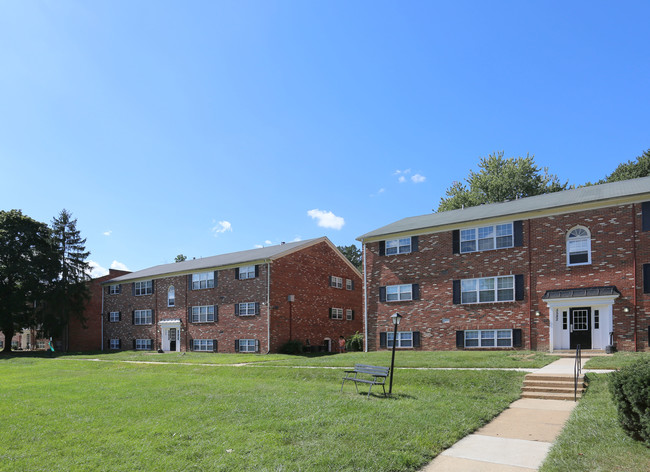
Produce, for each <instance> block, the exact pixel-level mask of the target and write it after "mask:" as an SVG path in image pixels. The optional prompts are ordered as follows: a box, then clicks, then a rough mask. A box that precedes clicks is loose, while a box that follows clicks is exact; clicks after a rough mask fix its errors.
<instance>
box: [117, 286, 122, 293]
mask: <svg viewBox="0 0 650 472" xmlns="http://www.w3.org/2000/svg"><path fill="white" fill-rule="evenodd" d="M117 293H122V284H117Z"/></svg>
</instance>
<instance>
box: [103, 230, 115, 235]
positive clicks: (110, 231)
mask: <svg viewBox="0 0 650 472" xmlns="http://www.w3.org/2000/svg"><path fill="white" fill-rule="evenodd" d="M112 233H113V230H108V231H104V232H103V233H102V234H103V235H104V236H110V235H111V234H112Z"/></svg>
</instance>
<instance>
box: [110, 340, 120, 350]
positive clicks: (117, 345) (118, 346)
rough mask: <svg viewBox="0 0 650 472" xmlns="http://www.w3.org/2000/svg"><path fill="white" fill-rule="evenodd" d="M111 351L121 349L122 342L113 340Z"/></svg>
mask: <svg viewBox="0 0 650 472" xmlns="http://www.w3.org/2000/svg"><path fill="white" fill-rule="evenodd" d="M109 347H110V349H119V348H120V340H119V339H111V343H110V345H109Z"/></svg>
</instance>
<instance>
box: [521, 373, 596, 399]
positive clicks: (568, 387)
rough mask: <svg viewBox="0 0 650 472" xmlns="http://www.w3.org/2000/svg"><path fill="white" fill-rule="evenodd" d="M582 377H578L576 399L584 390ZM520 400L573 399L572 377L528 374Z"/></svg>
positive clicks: (585, 385)
mask: <svg viewBox="0 0 650 472" xmlns="http://www.w3.org/2000/svg"><path fill="white" fill-rule="evenodd" d="M586 388H587V384H586V383H585V377H584V375H581V376H580V377H578V395H577V396H578V398H580V397H582V394H583V392H584V391H585V390H586ZM521 392H522V393H521V397H522V398H539V399H543V400H571V401H573V399H574V383H573V375H566V374H528V375H527V376H526V378H525V379H524V386H523V387H522V388H521Z"/></svg>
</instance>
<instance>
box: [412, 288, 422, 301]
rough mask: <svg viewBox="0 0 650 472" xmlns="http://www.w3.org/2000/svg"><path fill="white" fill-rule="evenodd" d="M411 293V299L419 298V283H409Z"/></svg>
mask: <svg viewBox="0 0 650 472" xmlns="http://www.w3.org/2000/svg"><path fill="white" fill-rule="evenodd" d="M411 293H412V294H413V300H419V299H420V284H411Z"/></svg>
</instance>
